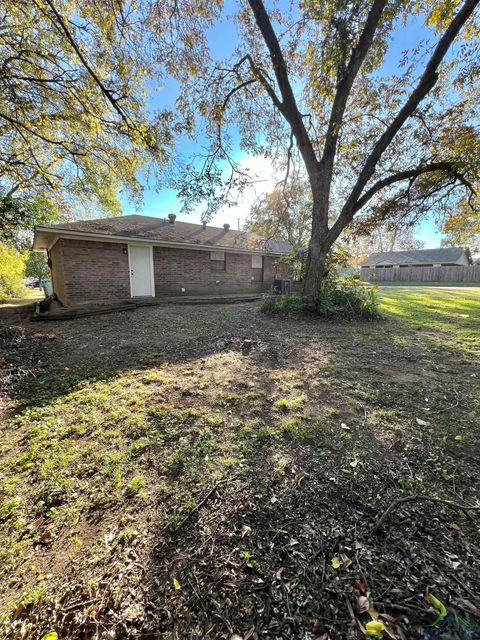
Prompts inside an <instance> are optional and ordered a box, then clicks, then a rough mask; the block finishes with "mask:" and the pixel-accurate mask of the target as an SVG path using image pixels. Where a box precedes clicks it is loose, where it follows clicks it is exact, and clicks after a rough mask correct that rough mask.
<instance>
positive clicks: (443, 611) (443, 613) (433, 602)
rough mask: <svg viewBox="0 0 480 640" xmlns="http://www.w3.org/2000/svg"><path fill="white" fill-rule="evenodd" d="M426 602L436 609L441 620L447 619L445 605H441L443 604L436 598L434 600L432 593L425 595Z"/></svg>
mask: <svg viewBox="0 0 480 640" xmlns="http://www.w3.org/2000/svg"><path fill="white" fill-rule="evenodd" d="M427 600H428V602H429V603H430V604H431V605H432V607H435V609H437V611H438V612H439V613H440V615H441V616H442V618H446V617H447V609H446V607H445V605H444V604H443V602H440V600H439V599H438V598H436V597H435V596H434V595H433V593H429V594H428V595H427Z"/></svg>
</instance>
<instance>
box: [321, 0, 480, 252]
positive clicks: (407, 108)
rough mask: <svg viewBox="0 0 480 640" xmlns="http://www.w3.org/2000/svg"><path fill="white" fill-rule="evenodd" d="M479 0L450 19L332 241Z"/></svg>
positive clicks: (337, 224) (346, 206) (373, 154)
mask: <svg viewBox="0 0 480 640" xmlns="http://www.w3.org/2000/svg"><path fill="white" fill-rule="evenodd" d="M479 3H480V0H465V2H464V4H463V6H462V7H461V9H460V10H459V11H458V12H457V14H456V16H455V17H454V18H453V20H452V21H451V23H450V25H449V26H448V27H447V29H446V30H445V32H444V34H443V35H442V37H441V38H440V40H439V41H438V44H437V46H436V47H435V49H434V51H433V54H432V56H431V58H430V60H429V61H428V63H427V66H426V67H425V70H424V72H423V74H422V76H421V77H420V80H419V82H418V84H417V86H416V87H415V89H414V90H413V92H412V93H411V94H410V96H409V98H408V99H407V101H406V102H405V104H404V105H403V107H402V108H401V109H400V111H399V112H398V114H397V115H396V117H395V118H394V119H393V121H392V122H391V124H390V125H389V127H388V128H387V129H386V131H384V133H383V134H382V135H381V136H380V138H379V139H378V141H377V142H376V144H375V146H374V147H373V149H372V151H371V152H370V155H369V156H368V158H367V160H366V162H365V164H364V166H363V169H362V170H361V171H360V174H359V176H358V179H357V182H356V184H355V186H354V187H353V189H352V191H351V193H350V196H349V197H348V199H347V201H346V202H345V204H344V206H343V208H342V211H341V213H340V215H339V217H338V219H337V221H336V222H335V224H334V225H333V227H332V228H331V230H330V233H329V241H331V242H333V241H335V240H336V238H338V236H339V235H340V233H341V231H342V230H343V229H344V228H345V227H346V226H347V224H349V222H350V221H351V220H352V218H353V216H354V215H355V206H356V203H357V202H358V200H359V198H360V195H361V193H362V191H363V189H364V187H365V185H366V184H367V182H368V181H369V180H370V178H371V177H372V175H373V174H374V172H375V168H376V166H377V163H378V161H379V160H380V158H381V157H382V155H383V153H384V151H385V150H386V149H387V148H388V146H389V145H390V143H391V142H392V140H393V139H394V137H395V136H396V134H397V133H398V131H399V130H400V129H401V128H402V126H403V125H404V124H405V121H406V120H407V119H408V118H409V117H410V116H411V115H412V114H413V113H414V111H415V109H416V108H417V107H418V105H419V104H420V102H421V101H422V100H423V99H424V98H425V96H427V94H428V93H429V91H431V89H433V87H434V86H435V84H436V83H437V80H438V69H439V67H440V64H441V63H442V62H443V59H444V57H445V55H446V53H447V52H448V50H449V48H450V46H451V44H452V42H453V41H454V40H455V38H456V37H457V35H458V34H459V33H460V31H461V29H462V27H463V26H464V25H465V23H466V22H467V20H468V19H469V18H470V16H471V15H472V13H473V12H474V10H475V9H476V7H477V6H478V4H479Z"/></svg>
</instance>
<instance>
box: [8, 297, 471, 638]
mask: <svg viewBox="0 0 480 640" xmlns="http://www.w3.org/2000/svg"><path fill="white" fill-rule="evenodd" d="M381 296H382V310H383V312H384V316H385V317H384V319H383V320H382V321H379V322H374V323H368V322H348V323H338V322H335V323H333V322H332V323H330V322H319V321H317V320H314V319H308V318H307V319H279V318H270V317H265V316H262V315H261V314H260V313H259V312H258V309H257V306H256V305H255V304H238V305H226V306H216V305H208V306H180V305H178V306H177V305H168V306H165V307H151V308H141V309H137V310H136V311H135V312H134V313H128V314H127V313H119V314H118V315H109V316H96V317H92V318H87V319H78V320H73V321H71V322H56V323H54V322H52V323H45V324H35V325H34V326H33V325H30V324H27V325H24V326H22V325H16V326H15V327H12V328H10V329H5V330H2V331H1V332H0V346H1V347H2V356H1V357H0V367H1V369H2V373H3V376H2V380H1V384H0V392H1V397H0V402H1V411H2V414H3V418H2V421H1V424H2V428H1V434H0V438H1V440H0V450H1V461H0V566H1V567H2V574H3V578H4V580H3V589H2V591H1V592H0V614H3V617H2V618H0V637H2V638H5V639H10V638H12V639H13V638H28V639H32V640H37V639H38V640H40V639H41V638H43V636H44V635H45V634H47V633H48V632H50V631H56V632H58V635H59V638H60V640H62V639H64V638H65V639H66V638H71V639H77V638H78V639H82V640H83V639H86V638H88V639H90V638H103V639H105V640H108V639H112V640H113V639H114V638H117V639H120V638H125V639H126V638H135V637H139V638H140V637H142V638H149V639H152V640H153V639H154V638H165V639H167V638H168V639H169V640H171V639H177V638H178V639H180V638H181V639H182V640H183V639H187V638H192V639H193V638H212V639H213V638H215V639H220V638H222V639H224V638H227V639H228V638H237V640H238V638H240V639H241V638H251V639H253V640H255V639H259V638H272V639H277V638H278V639H282V640H283V639H292V640H293V639H299V638H304V639H309V638H323V639H324V640H327V638H330V639H331V640H340V639H344V638H357V637H358V638H360V637H363V631H362V630H363V629H364V628H365V627H364V625H365V624H366V623H367V622H368V621H369V620H371V618H372V616H373V617H379V619H381V620H383V621H384V623H385V624H388V626H389V630H388V632H389V634H390V635H389V637H391V638H394V639H395V638H399V639H400V640H403V639H404V638H408V639H409V640H410V638H421V637H422V635H421V634H422V631H421V628H422V625H427V624H430V623H432V622H433V621H434V620H435V618H436V612H435V610H434V608H433V607H432V606H431V605H430V604H429V603H428V602H427V600H426V598H425V595H426V593H427V590H430V591H431V592H432V593H433V594H434V595H435V596H436V597H437V598H439V599H440V600H441V601H442V602H444V603H445V605H446V606H447V607H448V608H449V609H450V610H451V611H454V612H456V613H458V614H460V615H462V616H463V617H464V618H465V619H467V620H469V621H470V622H471V623H477V624H478V623H480V611H479V608H478V595H477V594H478V593H480V528H479V516H480V514H479V513H478V511H475V510H468V509H464V510H462V509H461V508H458V506H451V505H449V504H445V503H438V502H430V501H427V500H415V501H411V502H407V503H405V504H401V505H398V506H397V507H396V508H395V509H394V510H393V511H392V512H391V514H390V515H389V517H388V519H387V520H386V521H385V523H384V524H382V526H381V527H380V528H376V526H375V525H376V523H377V522H378V519H379V518H380V517H381V515H382V514H383V513H384V512H385V510H386V509H387V508H388V506H389V505H391V504H392V502H393V501H394V500H395V499H397V498H400V497H406V496H411V495H419V496H422V497H423V498H425V497H429V498H439V499H442V500H450V501H453V502H454V503H456V504H457V505H458V504H459V505H460V506H461V505H467V506H476V505H479V504H480V502H479V486H480V476H479V466H480V453H479V446H478V442H479V436H480V424H479V418H480V394H479V393H478V391H479V377H480V369H479V366H478V362H479V356H480V293H479V292H478V291H474V290H471V291H469V290H467V289H466V290H461V291H457V290H431V289H430V290H427V289H423V290H422V289H415V290H411V289H398V290H393V289H390V290H382V291H381ZM365 598H368V599H369V600H365ZM367 608H369V610H370V614H369V613H368V612H367V611H366V609H367Z"/></svg>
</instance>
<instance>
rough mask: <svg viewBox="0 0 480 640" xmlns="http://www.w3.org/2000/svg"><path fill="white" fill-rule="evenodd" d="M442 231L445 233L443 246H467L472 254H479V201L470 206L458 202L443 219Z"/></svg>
mask: <svg viewBox="0 0 480 640" xmlns="http://www.w3.org/2000/svg"><path fill="white" fill-rule="evenodd" d="M443 231H444V233H445V234H446V238H445V239H444V240H443V241H442V245H443V246H446V247H452V246H457V247H458V246H461V247H468V248H469V249H470V251H471V252H472V253H473V254H480V203H478V204H477V207H474V208H472V207H471V206H470V205H469V204H468V203H466V202H460V203H459V206H458V208H457V209H456V210H455V211H454V212H452V213H451V214H450V215H449V217H448V218H447V220H446V221H445V224H444V227H443Z"/></svg>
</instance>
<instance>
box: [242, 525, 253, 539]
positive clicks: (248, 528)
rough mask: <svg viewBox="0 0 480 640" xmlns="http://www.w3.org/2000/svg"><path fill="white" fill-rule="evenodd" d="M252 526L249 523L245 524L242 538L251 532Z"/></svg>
mask: <svg viewBox="0 0 480 640" xmlns="http://www.w3.org/2000/svg"><path fill="white" fill-rule="evenodd" d="M251 531H252V527H249V526H248V524H244V525H243V527H242V538H244V537H245V536H246V535H248V534H249V533H251Z"/></svg>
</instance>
